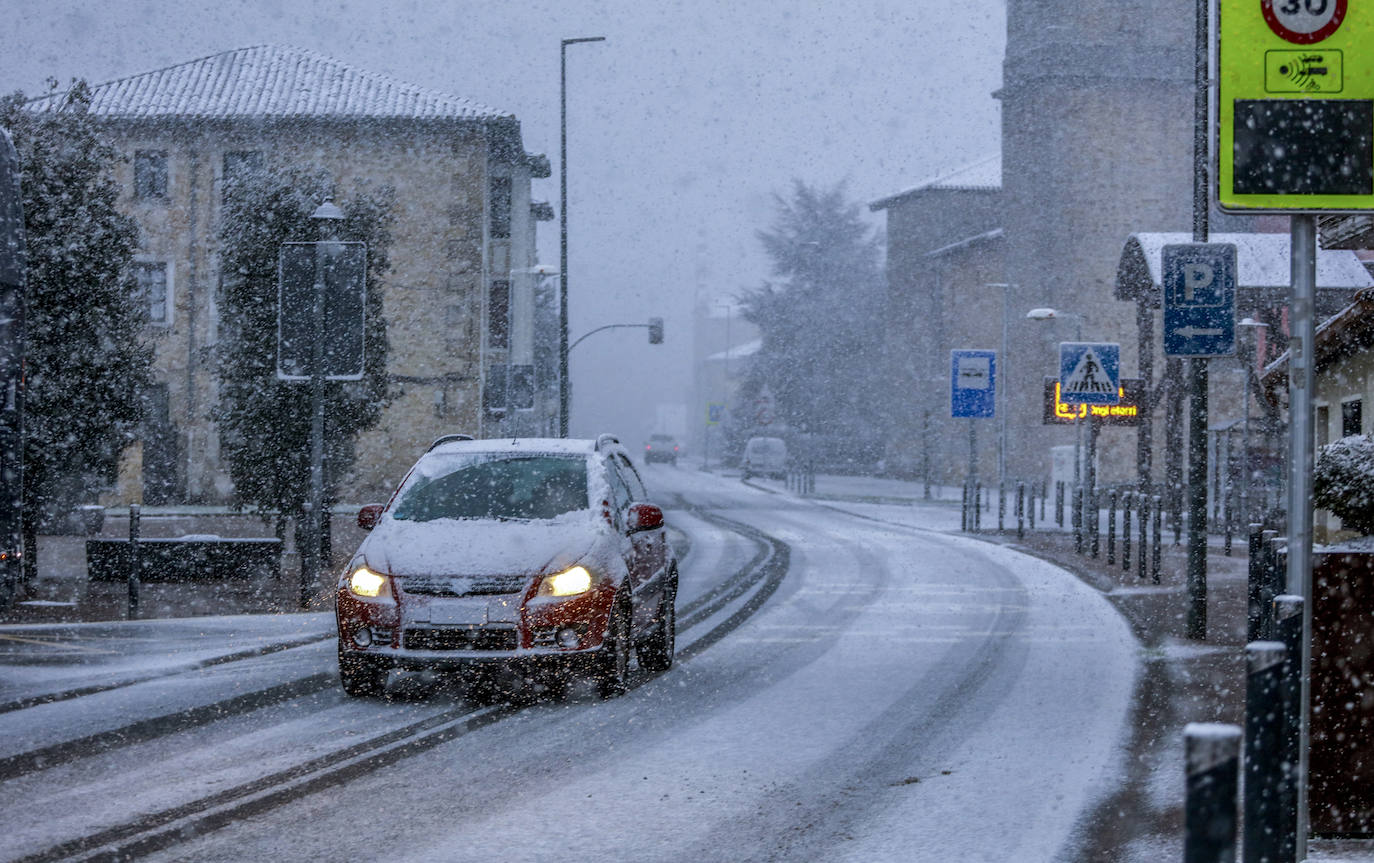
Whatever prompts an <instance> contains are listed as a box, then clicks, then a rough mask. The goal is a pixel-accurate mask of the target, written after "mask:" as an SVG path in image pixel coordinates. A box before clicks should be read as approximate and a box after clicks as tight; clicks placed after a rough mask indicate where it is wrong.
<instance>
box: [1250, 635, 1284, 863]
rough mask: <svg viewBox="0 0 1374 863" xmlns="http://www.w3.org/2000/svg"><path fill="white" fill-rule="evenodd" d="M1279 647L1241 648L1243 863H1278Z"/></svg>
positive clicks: (1255, 643) (1257, 643)
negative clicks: (1243, 784)
mask: <svg viewBox="0 0 1374 863" xmlns="http://www.w3.org/2000/svg"><path fill="white" fill-rule="evenodd" d="M1287 652H1288V650H1287V648H1286V647H1285V646H1284V644H1283V643H1282V642H1279V641H1252V642H1250V643H1249V644H1247V645H1246V646H1245V673H1246V679H1245V803H1244V809H1245V817H1244V819H1243V822H1244V824H1245V832H1244V841H1243V842H1242V843H1241V848H1242V850H1243V851H1244V854H1245V859H1244V863H1279V860H1280V859H1281V858H1280V857H1279V846H1280V836H1281V834H1282V833H1283V830H1282V829H1281V828H1280V825H1279V823H1278V819H1279V816H1280V793H1281V792H1280V788H1281V786H1282V783H1283V755H1284V753H1283V742H1284V741H1283V737H1284V730H1285V722H1286V720H1287V717H1286V716H1285V715H1284V711H1283V693H1282V688H1283V667H1284V659H1285V655H1286V654H1287Z"/></svg>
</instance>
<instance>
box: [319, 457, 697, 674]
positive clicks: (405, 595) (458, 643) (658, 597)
mask: <svg viewBox="0 0 1374 863" xmlns="http://www.w3.org/2000/svg"><path fill="white" fill-rule="evenodd" d="M358 525H359V526H360V527H362V528H364V529H367V530H369V531H371V532H370V533H369V534H368V536H367V537H366V539H364V540H363V542H362V544H361V545H360V546H359V548H358V551H357V553H356V554H354V556H353V559H352V560H351V561H350V562H349V564H348V566H347V568H346V569H345V570H344V571H343V573H342V574H341V575H340V577H339V581H338V588H337V594H336V596H337V600H336V614H337V618H338V650H339V676H340V680H341V683H342V685H343V688H344V691H345V692H347V693H348V694H349V695H354V696H365V695H377V694H381V693H382V692H383V691H384V690H385V687H386V684H387V678H388V675H389V673H390V671H391V669H393V668H399V669H441V670H449V671H453V672H456V673H457V674H458V675H460V676H461V677H462V678H463V679H464V682H465V684H466V686H467V689H468V692H469V694H470V695H475V696H476V697H478V698H482V699H484V700H490V699H491V698H493V697H497V696H499V695H500V693H501V692H502V690H503V689H504V687H503V685H502V684H505V683H511V682H518V681H530V682H534V683H540V684H543V685H544V686H545V687H547V688H548V689H550V690H552V691H553V692H554V694H556V695H557V694H561V693H562V692H564V691H565V690H566V687H567V685H568V684H569V683H570V682H572V681H573V680H576V679H587V680H590V681H592V682H593V683H594V684H595V687H596V690H597V692H598V694H599V695H600V696H601V697H603V698H609V697H612V696H615V695H618V694H620V693H621V692H623V691H624V690H625V688H626V682H627V675H628V671H629V665H630V659H631V654H632V652H633V653H634V654H635V655H637V656H638V658H639V665H640V667H641V668H643V669H645V670H648V671H652V672H662V671H666V670H667V669H668V668H669V667H670V666H671V665H672V664H673V651H674V640H675V636H676V614H675V602H676V597H677V579H678V570H677V560H676V558H675V557H674V554H673V550H672V548H671V546H669V544H668V540H667V535H666V534H667V530H666V528H665V526H664V521H663V510H661V509H660V508H659V507H657V506H655V505H654V504H652V503H650V502H649V500H648V493H647V492H646V491H645V488H644V484H643V482H642V480H641V479H640V476H639V473H638V472H637V471H636V470H635V468H634V465H633V464H632V463H631V462H630V458H629V454H628V453H627V452H626V451H625V449H624V448H623V447H622V446H620V444H619V442H618V441H616V439H615V438H613V437H611V436H609V435H602V436H601V437H600V438H598V439H596V440H594V441H593V440H561V439H516V440H511V439H510V438H505V439H501V440H470V439H462V436H458V435H452V436H448V437H446V438H441V439H440V440H438V441H436V442H435V443H434V444H433V445H432V446H431V447H430V450H429V451H428V452H426V453H425V454H424V455H423V456H421V457H420V460H419V461H417V462H416V463H415V465H414V467H412V468H411V469H410V472H409V473H408V474H407V475H406V478H405V479H404V480H403V481H402V482H401V485H400V487H399V488H398V489H397V491H396V493H395V494H394V495H392V498H391V502H390V503H388V504H386V505H385V506H383V505H381V504H369V505H367V506H365V507H363V508H362V510H361V511H360V512H359V513H358Z"/></svg>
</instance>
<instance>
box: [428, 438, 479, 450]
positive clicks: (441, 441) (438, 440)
mask: <svg viewBox="0 0 1374 863" xmlns="http://www.w3.org/2000/svg"><path fill="white" fill-rule="evenodd" d="M460 440H473V437H472V435H470V434H446V435H441V436H440V437H437V438H435V439H434V443H432V444H430V445H429V449H427V450H425V452H430V451H431V450H433V449H434V448H435V447H437V446H439V445H441V444H446V443H453V442H454V441H460Z"/></svg>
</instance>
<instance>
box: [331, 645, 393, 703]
mask: <svg viewBox="0 0 1374 863" xmlns="http://www.w3.org/2000/svg"><path fill="white" fill-rule="evenodd" d="M390 671H391V669H390V668H388V667H387V666H385V665H382V664H381V663H379V662H377V661H376V660H375V659H373V658H371V657H367V656H349V655H347V654H345V653H343V652H340V653H339V683H340V684H341V685H342V686H343V691H344V692H345V693H347V694H348V695H350V696H352V697H354V698H369V697H372V696H377V695H382V694H384V693H385V692H386V678H387V674H388V673H390Z"/></svg>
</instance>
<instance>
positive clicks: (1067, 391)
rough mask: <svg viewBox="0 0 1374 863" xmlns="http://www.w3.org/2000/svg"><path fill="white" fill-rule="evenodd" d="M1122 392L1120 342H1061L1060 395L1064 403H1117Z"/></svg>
mask: <svg viewBox="0 0 1374 863" xmlns="http://www.w3.org/2000/svg"><path fill="white" fill-rule="evenodd" d="M1120 391H1121V345H1114V344H1106V343H1102V342H1060V343H1059V398H1060V400H1061V401H1063V402H1064V403H1065V404H1080V405H1114V404H1116V403H1117V402H1118V401H1119V400H1120V398H1121V395H1120Z"/></svg>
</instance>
